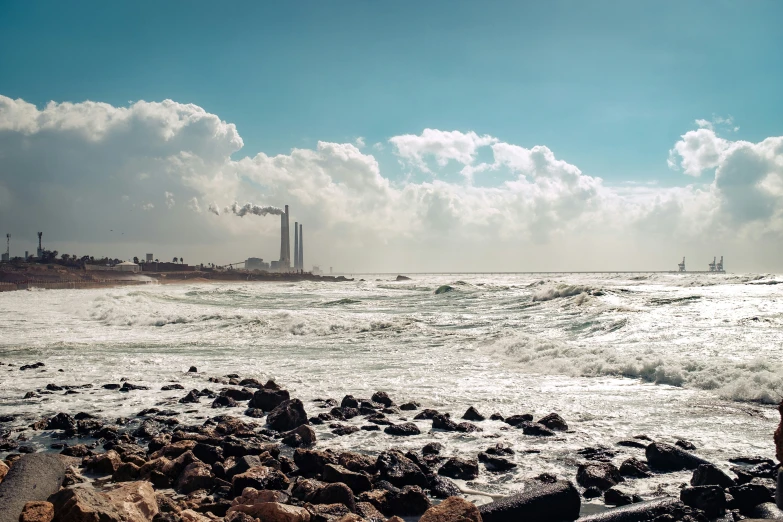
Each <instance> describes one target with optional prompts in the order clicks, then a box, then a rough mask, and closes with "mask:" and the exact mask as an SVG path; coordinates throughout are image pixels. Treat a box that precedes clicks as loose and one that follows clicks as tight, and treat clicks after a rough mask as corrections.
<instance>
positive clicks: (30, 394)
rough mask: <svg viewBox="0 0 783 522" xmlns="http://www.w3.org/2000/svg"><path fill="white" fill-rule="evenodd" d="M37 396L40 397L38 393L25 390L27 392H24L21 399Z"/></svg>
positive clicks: (35, 397)
mask: <svg viewBox="0 0 783 522" xmlns="http://www.w3.org/2000/svg"><path fill="white" fill-rule="evenodd" d="M39 397H40V395H38V394H37V393H35V392H27V393H25V394H24V397H22V398H23V399H37V398H39Z"/></svg>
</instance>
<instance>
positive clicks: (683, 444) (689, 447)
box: [674, 439, 696, 451]
mask: <svg viewBox="0 0 783 522" xmlns="http://www.w3.org/2000/svg"><path fill="white" fill-rule="evenodd" d="M674 445H675V446H677V447H678V448H682V449H684V450H686V451H693V450H695V449H696V445H695V444H694V443H692V442H688V441H687V440H683V439H677V441H676V442H675V443H674Z"/></svg>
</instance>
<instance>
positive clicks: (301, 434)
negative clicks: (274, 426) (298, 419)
mask: <svg viewBox="0 0 783 522" xmlns="http://www.w3.org/2000/svg"><path fill="white" fill-rule="evenodd" d="M315 441H316V437H315V431H313V428H311V427H310V426H307V425H306V424H302V425H301V426H299V427H298V428H296V429H295V430H291V431H289V432H286V433H284V434H283V444H285V445H286V446H290V447H292V448H301V447H303V446H312V445H313V444H315Z"/></svg>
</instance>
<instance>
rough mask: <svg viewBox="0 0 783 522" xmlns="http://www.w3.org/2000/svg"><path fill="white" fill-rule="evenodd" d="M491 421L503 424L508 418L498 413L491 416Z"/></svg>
mask: <svg viewBox="0 0 783 522" xmlns="http://www.w3.org/2000/svg"><path fill="white" fill-rule="evenodd" d="M489 420H493V421H501V422H503V421H505V420H506V418H505V417H504V416H502V415H501V414H499V413H497V412H496V413H493V414H492V415H490V416H489Z"/></svg>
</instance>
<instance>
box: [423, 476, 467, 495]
mask: <svg viewBox="0 0 783 522" xmlns="http://www.w3.org/2000/svg"><path fill="white" fill-rule="evenodd" d="M427 479H428V480H429V483H430V494H431V495H432V496H433V497H434V498H449V497H458V496H460V495H461V494H462V492H461V491H460V489H459V488H458V487H457V485H456V484H455V483H454V482H452V481H451V479H448V478H446V477H441V476H440V475H430V476H428V477H427Z"/></svg>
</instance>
